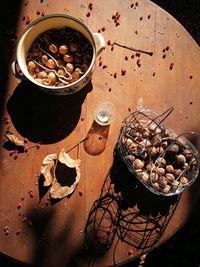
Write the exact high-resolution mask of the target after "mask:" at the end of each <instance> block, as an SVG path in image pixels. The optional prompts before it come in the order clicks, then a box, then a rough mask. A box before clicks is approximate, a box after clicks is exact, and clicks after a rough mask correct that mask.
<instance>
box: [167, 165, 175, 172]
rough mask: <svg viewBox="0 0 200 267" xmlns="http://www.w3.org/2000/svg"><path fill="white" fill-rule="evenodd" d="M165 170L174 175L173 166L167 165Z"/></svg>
mask: <svg viewBox="0 0 200 267" xmlns="http://www.w3.org/2000/svg"><path fill="white" fill-rule="evenodd" d="M165 170H166V172H170V173H172V172H173V170H174V167H173V166H172V165H167V166H166V167H165Z"/></svg>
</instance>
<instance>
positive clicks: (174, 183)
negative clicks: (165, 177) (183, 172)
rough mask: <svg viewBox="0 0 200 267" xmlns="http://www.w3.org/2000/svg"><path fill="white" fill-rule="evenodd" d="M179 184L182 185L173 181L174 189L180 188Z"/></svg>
mask: <svg viewBox="0 0 200 267" xmlns="http://www.w3.org/2000/svg"><path fill="white" fill-rule="evenodd" d="M179 184H180V183H179V181H177V180H175V181H173V182H172V188H173V189H177V188H178V187H179Z"/></svg>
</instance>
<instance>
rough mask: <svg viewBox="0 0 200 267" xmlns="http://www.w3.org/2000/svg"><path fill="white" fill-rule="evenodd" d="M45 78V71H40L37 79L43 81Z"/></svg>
mask: <svg viewBox="0 0 200 267" xmlns="http://www.w3.org/2000/svg"><path fill="white" fill-rule="evenodd" d="M46 77H47V73H46V71H44V70H42V71H40V72H38V73H37V78H40V79H43V78H46Z"/></svg>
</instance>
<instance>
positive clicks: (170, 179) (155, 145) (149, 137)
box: [116, 108, 200, 196]
mask: <svg viewBox="0 0 200 267" xmlns="http://www.w3.org/2000/svg"><path fill="white" fill-rule="evenodd" d="M172 111H173V108H169V109H168V110H166V111H165V112H164V113H162V114H158V113H156V112H154V111H152V110H150V109H147V108H142V109H139V110H136V111H135V112H133V113H131V114H130V115H129V116H128V117H127V118H125V120H124V121H123V124H122V127H121V129H120V134H119V137H118V140H117V145H116V148H117V150H118V152H119V155H120V156H121V158H122V160H123V161H124V162H125V164H126V166H127V167H128V169H129V171H130V172H131V173H133V174H134V175H135V177H136V178H137V179H138V180H139V181H140V182H142V183H143V184H144V185H145V186H146V187H147V188H148V189H149V190H150V191H152V192H153V193H155V194H157V195H163V196H172V195H177V194H180V193H181V192H183V190H185V189H186V188H187V187H188V186H190V185H191V184H192V183H193V182H194V181H195V180H196V178H197V177H198V174H199V163H200V162H199V153H198V151H197V149H196V148H195V146H194V145H193V144H192V143H191V142H190V141H189V140H188V139H187V138H186V137H185V136H188V134H197V133H194V132H190V133H183V134H180V135H178V134H177V133H176V132H175V131H174V130H172V129H169V128H166V127H165V125H164V120H165V119H166V118H167V117H168V116H169V115H170V113H171V112H172Z"/></svg>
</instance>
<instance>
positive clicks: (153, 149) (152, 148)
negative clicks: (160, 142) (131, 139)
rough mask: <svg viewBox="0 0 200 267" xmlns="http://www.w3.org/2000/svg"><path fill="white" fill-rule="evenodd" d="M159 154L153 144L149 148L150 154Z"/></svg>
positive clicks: (151, 155)
mask: <svg viewBox="0 0 200 267" xmlns="http://www.w3.org/2000/svg"><path fill="white" fill-rule="evenodd" d="M156 154H157V148H156V147H155V146H152V147H150V148H149V149H148V155H149V156H150V157H153V156H155V155H156Z"/></svg>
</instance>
